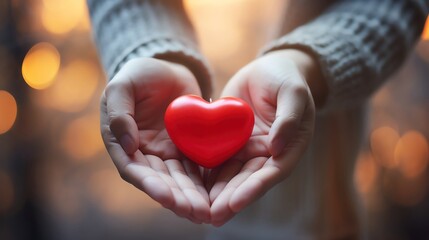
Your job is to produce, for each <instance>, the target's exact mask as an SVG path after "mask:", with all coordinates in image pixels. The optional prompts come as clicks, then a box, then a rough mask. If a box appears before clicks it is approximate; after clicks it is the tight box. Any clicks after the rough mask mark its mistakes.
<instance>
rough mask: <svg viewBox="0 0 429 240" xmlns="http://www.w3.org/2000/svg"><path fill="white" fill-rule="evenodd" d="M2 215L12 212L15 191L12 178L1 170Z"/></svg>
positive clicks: (0, 205) (0, 201)
mask: <svg viewBox="0 0 429 240" xmlns="http://www.w3.org/2000/svg"><path fill="white" fill-rule="evenodd" d="M0 193H1V197H0V215H1V214H2V213H3V214H4V213H5V212H6V211H8V210H10V208H11V207H12V205H13V202H14V198H15V191H14V188H13V183H12V179H11V178H10V176H9V175H8V174H7V173H6V172H4V171H1V170H0Z"/></svg>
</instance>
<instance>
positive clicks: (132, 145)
mask: <svg viewBox="0 0 429 240" xmlns="http://www.w3.org/2000/svg"><path fill="white" fill-rule="evenodd" d="M105 97H106V103H107V116H108V120H109V126H110V130H111V131H112V133H113V135H114V136H115V138H116V139H117V141H118V142H119V144H120V145H121V146H122V148H123V149H124V151H125V152H126V153H127V154H133V153H135V152H136V151H137V149H138V146H139V138H138V128H137V124H136V121H135V120H134V109H135V100H134V89H133V84H132V83H131V82H130V81H127V80H122V79H118V78H116V79H115V78H114V79H112V81H111V82H110V83H109V84H108V85H107V87H106V91H105Z"/></svg>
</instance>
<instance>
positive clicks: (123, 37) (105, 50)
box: [87, 0, 212, 98]
mask: <svg viewBox="0 0 429 240" xmlns="http://www.w3.org/2000/svg"><path fill="white" fill-rule="evenodd" d="M87 2H88V8H89V12H90V16H91V23H92V29H93V36H94V40H95V43H96V46H97V48H98V52H99V55H100V58H101V61H102V63H103V66H104V68H105V70H106V72H107V75H108V78H109V79H111V78H112V77H113V76H114V75H115V74H116V72H117V71H118V70H119V69H120V68H121V66H122V65H123V64H124V63H126V62H127V61H129V60H131V59H133V58H137V57H154V58H158V59H164V60H168V61H172V62H177V63H180V64H182V65H185V66H186V67H187V68H188V69H189V70H190V71H191V72H192V73H193V74H194V75H195V77H196V79H197V80H198V82H199V85H200V87H201V91H202V93H203V96H204V97H206V98H207V97H208V96H209V95H210V94H211V91H212V84H211V81H210V71H209V68H208V65H207V62H206V60H205V59H204V58H203V56H202V55H201V54H200V53H199V51H198V46H197V41H196V37H195V34H194V31H193V28H192V25H191V23H190V21H189V19H188V17H187V15H186V12H185V10H184V7H183V4H182V1H180V0H87Z"/></svg>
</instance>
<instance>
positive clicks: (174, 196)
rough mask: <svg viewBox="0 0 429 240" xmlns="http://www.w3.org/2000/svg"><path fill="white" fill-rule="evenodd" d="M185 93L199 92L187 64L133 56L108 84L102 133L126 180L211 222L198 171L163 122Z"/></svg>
mask: <svg viewBox="0 0 429 240" xmlns="http://www.w3.org/2000/svg"><path fill="white" fill-rule="evenodd" d="M184 94H195V95H201V91H200V88H199V86H198V83H197V81H196V79H195V77H194V76H193V75H192V73H191V72H190V71H189V70H188V69H187V68H185V67H184V66H182V65H179V64H175V63H170V62H167V61H164V60H157V59H151V58H140V59H134V60H131V61H129V62H128V63H126V64H125V65H124V66H123V67H122V68H121V70H120V71H119V72H118V73H117V74H116V75H115V77H114V78H113V79H112V80H111V81H110V82H109V83H108V85H107V86H106V88H105V91H104V93H103V96H102V100H101V132H102V136H103V141H104V144H105V145H106V148H107V150H108V152H109V154H110V156H111V158H112V160H113V162H114V164H115V166H116V167H117V169H118V171H119V173H120V175H121V177H122V178H123V179H124V180H126V181H128V182H129V183H131V184H133V185H134V186H136V187H137V188H139V189H140V190H142V191H143V192H145V193H146V194H148V195H149V196H150V197H151V198H153V199H154V200H155V201H157V202H159V203H160V204H161V205H162V206H164V207H165V208H168V209H170V210H172V211H173V212H174V213H176V214H177V215H178V216H181V217H185V218H188V219H190V220H191V221H193V222H195V223H202V222H208V221H209V220H210V205H209V198H208V193H207V190H206V189H205V187H204V184H203V181H202V178H201V175H200V169H199V167H198V166H196V165H195V164H194V163H191V162H190V161H189V160H187V159H186V158H184V156H183V155H182V154H181V153H180V152H179V151H178V149H177V148H176V147H175V145H174V144H173V143H172V141H171V140H170V138H169V136H168V134H167V132H166V130H165V126H164V113H165V110H166V108H167V106H168V104H169V103H170V102H171V101H172V100H174V99H175V98H176V97H179V96H181V95H184Z"/></svg>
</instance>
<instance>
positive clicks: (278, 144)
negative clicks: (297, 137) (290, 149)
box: [271, 138, 286, 156]
mask: <svg viewBox="0 0 429 240" xmlns="http://www.w3.org/2000/svg"><path fill="white" fill-rule="evenodd" d="M285 147H286V140H285V139H283V138H277V139H276V140H274V141H273V142H272V143H271V155H273V156H278V155H280V153H282V152H283V149H284V148H285Z"/></svg>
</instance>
